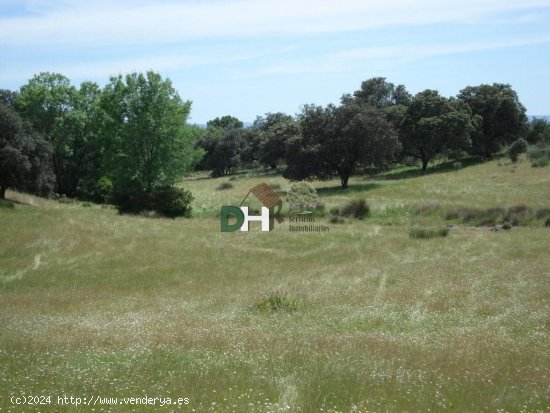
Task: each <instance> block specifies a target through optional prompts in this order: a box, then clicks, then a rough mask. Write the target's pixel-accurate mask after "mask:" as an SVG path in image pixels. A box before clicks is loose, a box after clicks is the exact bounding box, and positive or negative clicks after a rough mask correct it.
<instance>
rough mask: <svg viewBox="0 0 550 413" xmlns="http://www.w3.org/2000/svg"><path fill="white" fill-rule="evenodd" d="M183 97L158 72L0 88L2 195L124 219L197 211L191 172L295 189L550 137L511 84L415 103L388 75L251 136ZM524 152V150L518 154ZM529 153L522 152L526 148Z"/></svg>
mask: <svg viewBox="0 0 550 413" xmlns="http://www.w3.org/2000/svg"><path fill="white" fill-rule="evenodd" d="M190 110H191V102H190V101H185V100H182V99H181V97H180V96H179V94H178V93H177V91H176V90H175V89H174V88H173V86H172V84H171V82H170V80H169V79H163V78H162V76H161V75H159V74H158V73H155V72H152V71H149V72H147V73H144V74H143V73H139V74H138V73H132V74H128V75H125V76H122V75H119V76H114V77H111V78H110V79H109V82H108V83H107V84H106V86H104V87H103V88H100V87H99V86H98V85H97V84H96V83H94V82H83V83H82V84H81V85H80V86H79V87H75V86H73V85H72V84H71V82H70V81H69V79H68V78H66V77H65V76H63V75H61V74H56V73H41V74H39V75H36V76H34V77H33V78H32V79H30V80H29V81H28V82H27V83H26V84H25V85H23V86H22V87H21V88H20V89H19V90H18V91H9V90H0V133H1V134H0V197H2V198H3V197H4V195H5V191H6V189H7V188H14V189H19V190H23V191H28V192H31V193H35V194H38V195H43V196H46V195H48V194H49V193H51V192H52V191H53V192H55V193H57V194H64V195H66V196H68V197H79V198H81V199H88V200H92V201H95V202H111V203H113V204H115V205H117V207H118V208H119V210H120V211H121V212H138V211H141V210H144V209H152V210H157V211H158V212H160V213H162V214H165V215H169V216H176V215H185V214H188V213H189V212H190V206H189V204H190V202H191V199H192V196H191V194H190V193H189V192H187V191H185V190H183V189H181V188H178V187H177V186H176V184H177V182H178V181H179V180H180V179H181V178H182V176H183V175H184V174H186V173H188V172H189V171H191V170H193V169H200V170H210V171H211V174H212V176H215V177H220V176H225V175H228V174H231V173H233V172H234V171H236V170H237V169H240V168H253V167H260V166H264V167H268V168H278V167H280V168H281V169H282V173H283V175H284V176H285V177H287V178H288V179H290V180H304V179H329V178H332V177H335V176H336V177H339V178H340V182H341V186H342V188H346V187H347V186H348V182H349V178H350V176H352V175H354V174H362V173H375V172H379V171H383V170H387V169H388V168H389V167H390V166H391V165H392V164H394V163H396V162H400V163H407V164H412V163H418V164H419V165H420V166H421V168H422V169H423V170H426V168H427V167H428V164H429V163H430V162H431V161H433V160H435V159H438V158H441V157H448V158H451V159H452V158H459V157H461V156H464V155H465V154H468V155H473V156H478V157H481V158H489V157H491V156H492V155H494V154H495V153H496V152H498V151H500V150H501V149H502V148H503V147H505V146H508V145H510V144H511V143H512V142H514V141H516V140H517V139H518V138H525V139H527V141H529V142H531V143H532V142H534V141H537V140H540V139H546V138H544V137H545V136H547V135H548V134H550V126H549V125H548V124H547V123H546V122H544V121H543V122H542V123H541V121H536V122H532V123H531V124H529V123H528V122H527V117H526V114H525V108H524V106H523V105H522V104H521V102H520V101H519V98H518V95H517V93H516V92H515V91H514V90H513V89H512V87H511V86H510V85H506V84H499V83H495V84H492V85H485V84H484V85H479V86H473V87H472V86H468V87H466V88H464V89H463V90H461V91H460V92H459V93H458V94H457V96H456V97H450V98H447V97H444V96H441V95H440V94H439V92H438V91H436V90H425V91H422V92H420V93H417V94H416V95H414V96H413V95H412V94H411V93H409V92H408V91H407V89H406V88H405V86H404V85H397V86H396V85H394V84H393V83H390V82H388V81H387V80H386V79H385V78H382V77H377V78H372V79H369V80H366V81H364V82H363V83H362V84H361V87H360V89H358V90H356V91H355V92H354V93H353V94H345V95H343V96H342V98H341V99H340V103H339V104H338V105H334V104H329V105H327V106H317V105H311V104H308V105H304V106H303V107H302V108H301V111H300V112H299V113H298V114H297V115H296V116H291V115H288V114H285V113H267V114H265V115H264V116H259V117H257V119H256V120H255V121H254V123H253V125H252V126H250V127H246V128H245V127H244V126H243V122H242V121H240V120H239V119H237V118H235V117H232V116H229V115H228V116H223V117H218V118H216V119H213V120H211V121H209V122H208V123H207V125H206V127H200V126H197V125H190V124H188V122H187V119H188V116H189V113H190ZM516 146H518V145H516ZM520 146H521V145H520Z"/></svg>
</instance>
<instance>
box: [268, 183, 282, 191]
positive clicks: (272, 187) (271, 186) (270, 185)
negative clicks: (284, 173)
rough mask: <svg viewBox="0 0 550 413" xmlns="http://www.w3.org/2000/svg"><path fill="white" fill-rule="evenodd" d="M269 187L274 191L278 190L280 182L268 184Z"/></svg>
mask: <svg viewBox="0 0 550 413" xmlns="http://www.w3.org/2000/svg"><path fill="white" fill-rule="evenodd" d="M269 187H270V188H271V189H273V190H274V191H280V190H281V184H269Z"/></svg>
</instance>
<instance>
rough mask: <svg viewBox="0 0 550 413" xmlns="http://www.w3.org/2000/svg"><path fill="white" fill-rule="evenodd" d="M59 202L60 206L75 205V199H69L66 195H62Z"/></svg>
mask: <svg viewBox="0 0 550 413" xmlns="http://www.w3.org/2000/svg"><path fill="white" fill-rule="evenodd" d="M57 201H58V202H59V203H60V204H74V199H72V198H68V197H67V195H65V194H63V195H61V196H60V197H59V199H58V200H57Z"/></svg>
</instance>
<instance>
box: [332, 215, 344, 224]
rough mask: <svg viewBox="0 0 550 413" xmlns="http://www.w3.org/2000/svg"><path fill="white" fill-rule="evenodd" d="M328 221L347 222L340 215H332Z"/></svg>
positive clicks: (334, 222) (333, 222)
mask: <svg viewBox="0 0 550 413" xmlns="http://www.w3.org/2000/svg"><path fill="white" fill-rule="evenodd" d="M328 222H330V223H331V224H343V223H344V222H346V220H345V219H344V218H342V217H341V216H339V215H332V216H331V217H330V218H329V220H328Z"/></svg>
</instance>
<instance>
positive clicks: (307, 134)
mask: <svg viewBox="0 0 550 413" xmlns="http://www.w3.org/2000/svg"><path fill="white" fill-rule="evenodd" d="M299 121H300V127H301V131H302V136H301V137H293V138H291V139H289V141H288V150H287V164H288V167H287V169H286V170H285V171H284V173H283V175H284V176H285V177H287V178H289V179H292V180H300V179H309V178H317V179H329V178H331V177H333V176H335V175H336V176H338V177H339V178H340V183H341V187H342V188H344V189H345V188H347V187H348V180H349V177H350V176H351V175H352V174H354V173H358V172H361V171H364V170H370V171H375V170H377V171H379V170H384V169H386V168H387V167H388V166H389V164H390V163H391V162H392V161H393V160H394V159H395V158H396V156H397V154H398V152H399V150H400V145H399V141H398V139H397V134H396V132H395V130H394V129H393V127H392V125H391V124H390V123H389V122H388V121H387V120H386V119H385V118H384V115H383V113H382V111H381V110H380V109H377V108H375V107H371V106H361V104H360V103H358V102H357V101H355V100H353V99H351V98H346V97H344V98H343V101H342V105H341V106H339V107H336V106H334V105H328V106H327V107H326V108H323V107H321V106H313V105H306V106H304V108H303V110H302V113H301V114H300V115H299Z"/></svg>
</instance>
